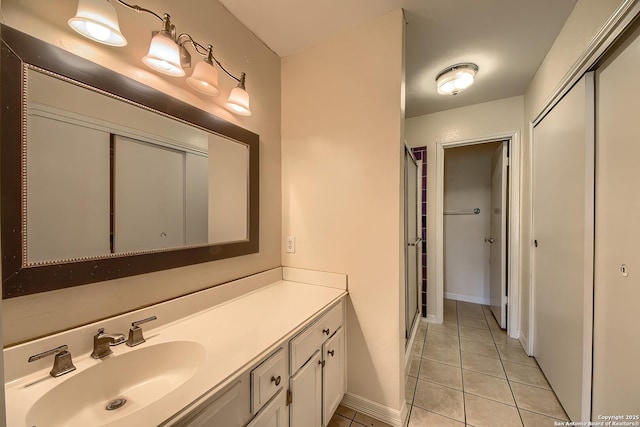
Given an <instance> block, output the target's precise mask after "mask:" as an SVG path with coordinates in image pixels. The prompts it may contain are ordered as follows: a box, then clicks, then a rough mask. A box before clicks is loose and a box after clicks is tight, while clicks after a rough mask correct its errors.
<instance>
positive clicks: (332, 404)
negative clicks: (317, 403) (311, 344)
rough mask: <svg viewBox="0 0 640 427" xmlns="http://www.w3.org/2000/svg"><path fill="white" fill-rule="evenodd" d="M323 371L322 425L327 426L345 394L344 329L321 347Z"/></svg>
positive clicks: (339, 330)
mask: <svg viewBox="0 0 640 427" xmlns="http://www.w3.org/2000/svg"><path fill="white" fill-rule="evenodd" d="M322 357H323V358H324V362H325V363H324V369H323V370H322V385H323V388H322V397H323V402H324V405H323V408H322V409H323V412H322V421H323V425H324V426H326V425H328V424H329V420H331V417H332V416H333V413H334V412H335V411H336V409H337V408H338V405H339V404H340V401H341V400H342V397H343V396H344V393H345V386H344V364H345V360H344V359H345V357H344V329H342V328H340V329H338V331H337V332H336V333H335V334H334V335H333V336H332V337H331V338H329V339H328V340H327V341H326V342H325V343H324V345H323V346H322Z"/></svg>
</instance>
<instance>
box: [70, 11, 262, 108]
mask: <svg viewBox="0 0 640 427" xmlns="http://www.w3.org/2000/svg"><path fill="white" fill-rule="evenodd" d="M111 1H115V2H117V3H118V4H120V5H122V6H124V7H126V8H128V9H131V10H134V11H136V12H138V13H141V12H146V13H149V14H151V15H153V16H155V17H156V18H158V19H159V20H160V21H162V29H161V30H160V31H154V32H153V33H152V38H151V44H150V45H149V53H147V55H146V56H145V57H144V58H143V59H142V61H143V62H144V63H145V64H146V65H147V66H148V67H150V68H151V69H153V70H155V71H158V72H160V73H163V74H167V75H170V76H176V77H182V76H184V75H185V71H184V67H190V66H191V55H190V54H189V52H188V51H187V49H186V45H187V44H190V45H191V46H192V47H193V49H194V50H195V51H196V53H197V54H198V55H200V56H202V57H203V61H201V62H198V63H197V64H196V66H195V67H194V70H193V73H192V74H191V76H190V77H189V78H187V84H188V85H189V86H190V87H191V88H193V89H195V90H197V91H198V92H201V93H204V94H206V95H209V96H217V95H219V94H220V89H219V87H218V70H217V68H218V67H219V68H220V69H221V70H222V71H224V72H225V73H226V74H227V75H228V76H229V77H231V78H232V79H234V80H235V81H236V82H238V86H237V87H235V88H233V89H232V90H231V93H230V94H229V99H228V100H227V102H226V103H225V107H226V108H227V109H228V110H230V111H231V112H233V113H236V114H239V115H242V116H250V115H251V110H250V109H249V93H247V91H246V88H245V81H246V74H245V73H242V74H241V76H240V78H238V77H235V76H234V75H233V74H231V73H230V72H229V71H227V70H226V69H225V68H224V67H223V66H222V64H221V63H220V61H218V60H217V59H216V57H215V56H214V55H213V46H212V45H208V46H207V47H204V45H202V44H200V43H198V42H197V41H195V40H194V39H193V37H191V36H190V35H189V34H187V33H182V34H180V35H177V33H176V27H175V25H173V24H172V23H171V17H170V16H169V14H166V13H165V14H164V16H160V15H158V14H157V13H155V12H153V11H151V10H149V9H145V8H143V7H140V6H138V5H130V4H128V3H126V2H124V1H122V0H111ZM69 26H70V27H71V28H73V29H74V30H75V31H77V32H78V33H80V34H82V35H83V36H85V37H87V38H89V39H91V40H93V41H96V42H99V43H103V44H107V45H110V46H125V45H126V44H127V40H126V39H125V37H124V36H123V35H122V33H121V32H120V27H119V25H118V16H117V14H116V10H115V8H114V6H113V5H112V4H111V3H110V2H109V0H78V11H77V13H76V16H74V17H73V18H71V19H70V20H69Z"/></svg>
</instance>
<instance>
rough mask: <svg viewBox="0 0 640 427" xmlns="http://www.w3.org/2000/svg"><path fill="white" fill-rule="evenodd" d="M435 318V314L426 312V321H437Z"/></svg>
mask: <svg viewBox="0 0 640 427" xmlns="http://www.w3.org/2000/svg"><path fill="white" fill-rule="evenodd" d="M437 320H438V319H437V318H436V315H435V314H427V317H426V321H427V323H437Z"/></svg>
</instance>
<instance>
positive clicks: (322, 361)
mask: <svg viewBox="0 0 640 427" xmlns="http://www.w3.org/2000/svg"><path fill="white" fill-rule="evenodd" d="M324 363H325V362H324V360H318V365H321V366H322V367H323V368H324Z"/></svg>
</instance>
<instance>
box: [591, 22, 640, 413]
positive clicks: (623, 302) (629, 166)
mask: <svg viewBox="0 0 640 427" xmlns="http://www.w3.org/2000/svg"><path fill="white" fill-rule="evenodd" d="M639 34H640V30H636V31H635V34H632V36H631V37H630V38H629V39H628V40H627V41H626V42H625V43H624V44H623V45H622V46H620V47H619V48H617V49H616V53H615V54H614V56H613V57H612V58H609V59H608V60H607V61H606V62H605V63H604V64H603V66H602V67H600V68H599V69H598V71H597V73H596V87H597V99H598V105H597V110H596V117H597V131H598V132H597V135H596V138H597V153H596V160H597V162H596V165H597V169H596V177H597V180H596V183H597V184H596V212H597V215H596V248H595V290H594V300H595V301H594V304H595V306H594V348H593V420H597V416H598V415H615V414H623V415H631V416H633V415H636V416H637V415H638V413H639V412H640V411H639V408H640V397H639V394H638V385H639V384H640V369H639V368H638V354H640V327H639V326H638V312H639V310H640V308H639V307H640V221H638V215H639V212H640V191H639V190H638V188H639V187H638V185H639V183H640V167H639V165H638V160H639V159H640V137H639V135H640V121H639V120H638V109H637V106H636V103H637V99H638V96H640V81H638V77H637V72H630V70H637V69H638V68H637V67H638V66H640V55H638V52H640V37H639V36H638V35H639ZM627 421H634V422H637V421H638V420H637V419H635V420H631V419H629V420H627Z"/></svg>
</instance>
